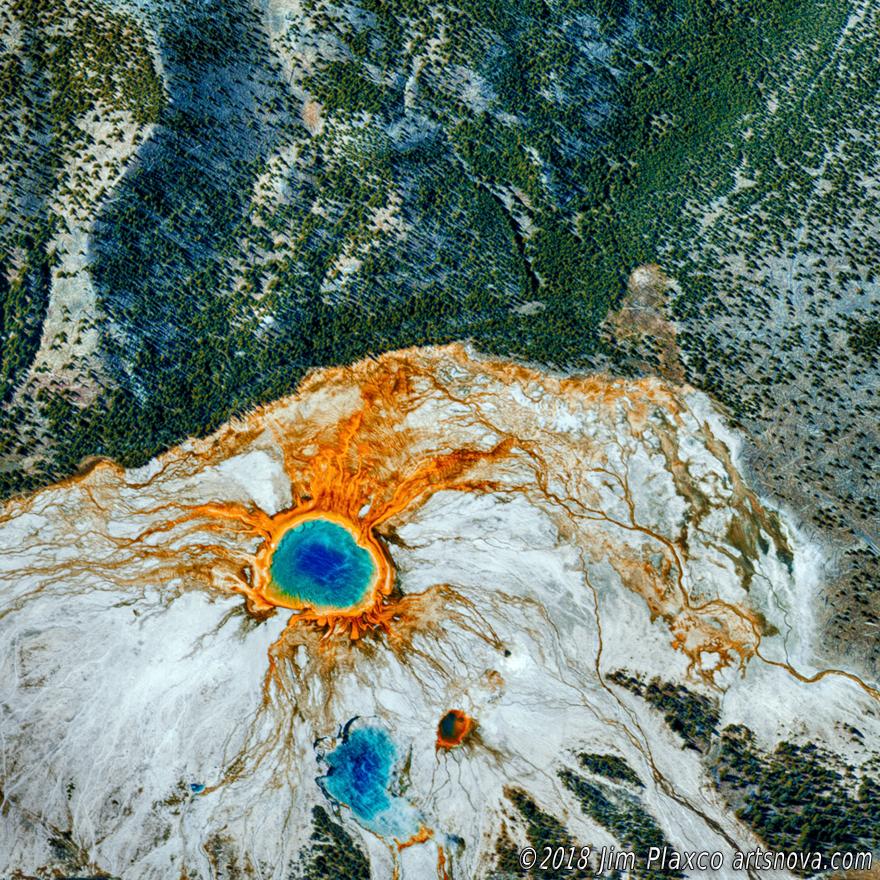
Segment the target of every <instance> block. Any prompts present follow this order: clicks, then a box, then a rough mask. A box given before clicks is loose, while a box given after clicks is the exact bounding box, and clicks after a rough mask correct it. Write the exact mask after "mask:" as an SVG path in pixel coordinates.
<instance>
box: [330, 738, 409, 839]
mask: <svg viewBox="0 0 880 880" xmlns="http://www.w3.org/2000/svg"><path fill="white" fill-rule="evenodd" d="M396 754H397V752H396V749H395V748H394V743H393V742H392V741H391V737H389V736H388V734H387V733H385V731H384V730H380V729H379V728H377V727H363V728H361V729H360V730H355V731H354V732H353V733H351V734H349V735H348V737H347V738H346V739H345V741H344V742H343V743H342V744H341V745H340V746H338V747H337V748H336V750H335V751H333V752H331V753H330V754H329V755H328V756H327V764H328V765H329V767H330V773H329V775H327V776H326V777H324V788H325V789H326V791H327V793H328V794H329V795H330V796H331V797H333V798H335V799H336V800H338V801H342V802H343V803H345V804H348V806H349V807H351V810H352V812H353V813H354V814H355V815H356V816H357V817H358V818H359V819H363V820H364V821H370V820H371V819H374V818H375V817H376V815H377V814H378V813H381V812H382V811H383V810H387V809H388V807H389V805H390V803H391V798H390V797H389V795H388V785H389V783H390V782H391V768H392V766H393V765H394V759H395V757H396Z"/></svg>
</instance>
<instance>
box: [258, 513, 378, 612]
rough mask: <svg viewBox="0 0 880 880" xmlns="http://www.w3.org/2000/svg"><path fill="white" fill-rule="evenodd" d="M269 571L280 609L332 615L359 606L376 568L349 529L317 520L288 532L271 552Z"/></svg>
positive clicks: (369, 555)
mask: <svg viewBox="0 0 880 880" xmlns="http://www.w3.org/2000/svg"><path fill="white" fill-rule="evenodd" d="M270 572H271V578H272V589H271V592H270V593H269V594H270V595H271V596H272V598H273V600H274V601H275V602H276V603H277V604H278V605H281V606H285V605H290V606H291V607H302V606H304V605H308V606H311V607H314V608H322V609H325V610H327V611H328V612H333V611H347V610H349V609H351V608H355V607H358V606H360V605H361V604H362V603H363V602H364V600H365V598H367V597H368V596H369V594H370V591H371V589H372V587H373V585H374V583H375V581H376V578H377V576H378V567H377V565H376V563H375V561H374V559H373V556H372V555H371V553H370V551H369V550H368V549H367V548H365V547H361V546H360V545H359V544H358V543H357V541H356V539H355V537H354V536H353V535H352V533H351V531H350V530H349V529H347V528H345V526H342V525H340V524H338V523H336V522H332V521H330V520H328V519H322V518H320V517H315V518H313V519H309V520H307V521H306V522H303V523H301V524H300V525H297V526H294V527H292V528H290V529H289V530H288V531H287V532H285V533H284V535H283V536H282V538H281V540H280V541H279V543H278V546H277V548H276V549H275V551H274V553H273V554H272V564H271V567H270Z"/></svg>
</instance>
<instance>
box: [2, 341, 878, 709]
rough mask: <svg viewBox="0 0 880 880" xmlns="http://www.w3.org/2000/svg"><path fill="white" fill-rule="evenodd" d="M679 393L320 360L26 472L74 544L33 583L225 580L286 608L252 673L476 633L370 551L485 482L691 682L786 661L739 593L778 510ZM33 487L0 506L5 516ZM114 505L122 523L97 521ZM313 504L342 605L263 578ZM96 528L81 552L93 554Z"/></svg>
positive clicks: (459, 352)
mask: <svg viewBox="0 0 880 880" xmlns="http://www.w3.org/2000/svg"><path fill="white" fill-rule="evenodd" d="M690 394H691V392H690V391H689V390H688V389H681V388H676V387H674V386H671V385H669V384H667V383H665V382H663V381H662V380H660V379H656V378H642V379H638V380H631V381H629V380H623V379H612V378H608V377H605V376H597V375H593V376H584V377H566V378H560V377H554V376H551V375H547V374H542V373H540V372H537V371H534V370H530V369H529V368H527V367H524V366H521V365H515V364H511V363H507V362H502V361H493V360H488V359H486V360H484V359H477V358H474V357H473V356H472V355H471V354H470V353H469V352H468V351H467V350H466V349H465V348H464V347H462V346H458V345H453V346H447V347H445V348H430V349H409V350H406V351H400V352H393V353H390V354H386V355H383V356H381V357H379V358H375V359H368V360H365V361H362V362H360V363H358V364H355V365H353V366H350V367H344V368H338V369H327V370H319V371H316V372H314V373H312V374H310V375H309V376H308V377H307V378H306V379H305V380H304V382H303V383H302V386H301V388H300V391H299V392H298V394H297V395H296V396H294V397H292V398H289V399H287V400H281V401H278V402H277V403H275V404H273V405H271V406H267V407H265V408H263V409H261V410H258V411H257V412H255V413H253V414H252V415H251V416H249V417H248V418H247V419H246V420H243V421H239V422H233V423H230V424H229V425H227V426H226V427H225V428H223V429H221V430H220V431H219V432H218V433H217V434H215V435H213V436H212V437H210V438H206V439H204V440H194V441H189V442H188V443H187V445H186V446H185V447H181V448H180V449H177V450H171V451H170V452H168V453H166V454H165V455H164V456H162V458H161V459H159V460H158V461H156V462H154V463H153V464H152V465H151V466H150V467H149V468H146V469H145V470H144V471H143V472H142V474H146V476H143V475H142V474H138V475H132V474H130V473H127V472H125V471H123V470H122V469H121V468H119V467H117V466H115V465H112V464H108V463H106V462H96V463H92V464H91V465H90V467H89V469H88V470H87V471H86V472H85V473H83V474H81V475H80V476H78V477H75V478H72V479H71V480H69V481H66V483H64V484H61V485H59V486H56V487H52V488H51V489H47V490H45V494H46V495H47V496H51V495H53V493H54V495H55V496H58V499H59V500H61V499H62V498H63V500H64V503H63V504H59V509H60V510H61V511H62V512H61V514H60V515H61V516H62V517H64V518H65V520H67V519H69V524H70V530H69V531H70V533H71V534H78V535H82V541H83V544H82V551H83V552H82V553H80V554H78V555H77V556H76V559H75V560H74V561H73V562H71V561H64V562H63V563H59V564H57V565H56V564H55V563H54V561H53V560H52V558H51V554H49V555H47V556H46V557H45V559H44V560H40V561H39V562H38V563H37V565H38V566H39V574H40V577H41V578H42V580H41V581H40V582H39V583H37V584H35V586H34V587H33V590H32V595H37V594H38V593H39V592H40V591H41V590H44V589H45V588H46V585H47V584H49V583H52V582H54V581H57V582H62V583H63V582H65V581H66V580H68V579H69V576H70V575H71V573H73V574H77V573H80V572H81V571H82V572H85V571H95V572H99V573H102V574H103V575H105V576H106V577H107V578H108V579H109V580H112V581H114V582H115V583H117V584H119V585H122V586H124V587H126V588H131V589H133V590H137V589H143V585H144V583H145V582H146V581H147V579H149V581H150V582H157V581H158V582H161V583H163V584H169V585H172V586H169V587H168V593H169V595H170V594H171V593H172V592H174V591H175V590H176V591H183V590H190V589H202V590H207V591H209V592H212V593H214V594H216V595H222V596H228V595H230V593H232V594H237V595H241V596H242V597H244V600H245V605H246V608H247V610H248V611H249V613H250V614H251V615H253V616H254V617H256V618H264V617H267V616H268V615H270V614H272V613H274V612H275V610H276V609H279V608H281V609H288V610H289V611H291V612H292V616H291V619H290V625H289V626H288V627H287V629H286V630H285V633H284V635H283V636H282V637H281V638H280V639H279V642H278V644H277V645H276V646H273V651H270V667H271V669H270V672H272V671H274V669H275V657H276V654H277V656H278V657H279V658H280V657H281V656H283V649H284V650H287V651H290V650H294V649H295V648H298V647H299V646H312V645H314V646H316V647H317V648H318V649H321V646H323V649H325V650H326V652H327V653H328V654H331V653H332V654H333V660H334V662H335V663H340V662H343V661H342V659H341V658H342V655H343V654H344V653H345V652H343V651H336V650H335V648H334V650H333V651H331V650H330V648H331V646H337V647H339V646H341V645H347V644H348V643H349V641H350V639H354V640H361V639H362V637H363V636H364V635H365V634H369V633H373V632H376V633H383V632H384V633H386V634H387V635H388V639H387V645H388V647H389V648H390V649H391V650H392V651H401V652H402V651H404V650H406V651H407V652H410V653H414V652H415V650H416V649H415V647H414V640H413V635H414V633H415V632H416V631H420V632H422V633H424V632H426V631H427V630H428V629H430V628H432V627H435V626H436V625H437V624H438V621H440V620H443V621H449V620H450V618H451V617H452V616H453V615H458V618H460V621H458V619H457V622H460V625H462V626H468V627H470V626H473V627H474V630H473V631H474V632H477V631H478V634H479V636H480V637H482V638H488V639H493V638H495V637H494V635H493V634H492V632H491V629H490V628H488V627H487V626H485V625H484V624H485V621H481V620H479V615H478V613H477V611H476V610H475V609H474V608H472V607H471V606H470V605H468V604H467V603H466V602H465V600H464V598H463V597H462V596H461V595H459V594H458V593H457V592H456V590H455V588H454V586H453V585H440V584H437V585H434V586H433V587H429V588H428V589H427V590H424V591H423V592H422V593H420V594H415V595H409V596H406V595H402V592H401V590H400V589H399V585H397V583H396V573H395V567H394V564H393V561H392V558H391V555H390V553H389V549H388V547H389V546H393V544H394V542H395V541H398V540H400V539H399V536H398V534H397V530H398V528H399V527H400V526H401V525H403V524H405V523H406V522H407V521H409V520H411V519H412V518H413V516H414V514H415V512H416V511H417V510H418V508H419V507H420V506H421V505H422V504H424V503H425V502H426V501H427V500H428V498H429V497H430V496H432V495H433V494H435V493H438V492H441V491H444V490H445V491H449V490H452V491H459V492H470V493H496V494H497V495H499V496H500V499H501V500H502V501H503V502H509V501H511V500H516V501H521V500H523V501H525V502H526V504H528V505H529V506H531V507H532V508H533V509H535V510H539V511H540V512H541V513H542V515H545V516H546V517H547V518H549V519H550V520H551V521H552V523H553V524H554V526H555V528H556V529H557V531H558V534H559V537H560V540H561V541H564V542H566V543H567V544H569V545H573V546H576V547H577V548H578V550H579V551H580V556H581V559H582V560H583V566H584V571H585V574H586V572H587V571H588V570H589V569H590V568H591V567H592V566H594V565H595V566H597V570H598V568H604V570H606V571H608V570H613V572H614V573H615V575H616V577H615V578H614V579H613V580H614V582H616V584H617V585H619V586H622V587H623V588H624V589H627V590H630V591H632V592H633V593H635V594H638V595H639V596H640V597H641V598H642V599H643V601H644V602H645V603H646V605H647V607H648V609H649V611H650V614H651V617H652V618H653V619H657V620H660V621H662V622H663V623H664V625H665V626H666V627H667V629H668V632H669V635H670V640H671V644H672V645H673V647H674V648H675V649H676V650H678V651H681V652H682V653H684V654H685V655H686V656H687V657H688V659H689V661H690V667H691V670H692V671H693V672H694V673H695V674H697V675H700V676H701V677H702V678H703V679H704V680H706V682H707V683H709V684H711V683H713V681H714V678H715V676H716V674H717V673H718V672H719V671H721V670H723V669H724V668H725V667H730V666H734V665H738V666H739V667H740V668H742V667H744V666H745V665H746V664H747V663H748V662H749V661H751V660H753V659H758V660H764V661H765V662H768V663H772V664H773V665H783V664H781V663H779V662H778V661H770V660H765V656H766V655H765V654H762V653H761V652H760V650H759V649H760V647H761V642H762V639H763V638H765V637H766V636H768V634H771V633H772V626H771V622H769V621H766V620H765V619H764V618H763V617H762V616H761V615H759V614H758V613H756V612H755V611H754V610H753V608H752V606H753V604H754V603H753V602H751V600H750V598H749V590H750V588H751V587H750V582H749V581H748V580H747V577H746V576H748V578H750V579H754V578H755V577H758V576H759V575H760V567H761V565H762V559H763V556H762V554H765V555H766V552H767V551H766V550H763V551H762V550H761V549H760V548H761V547H762V546H766V547H772V548H774V550H775V554H776V557H777V559H778V560H785V559H791V558H792V555H793V548H792V547H790V546H788V540H789V539H788V537H787V531H786V529H785V528H784V524H783V523H782V522H781V520H780V518H779V516H778V515H777V514H776V513H775V512H774V511H773V510H772V509H771V508H769V507H766V506H764V505H763V504H762V502H761V501H760V499H758V498H757V496H756V495H755V494H754V493H753V492H752V491H751V490H750V489H749V488H748V487H747V486H746V484H745V482H744V481H743V479H742V477H741V475H740V474H739V473H738V472H737V470H736V467H735V464H734V462H733V460H732V456H731V453H730V451H729V450H728V448H727V446H726V445H725V442H724V441H723V440H722V439H721V434H722V433H723V432H719V429H718V426H717V425H716V427H714V428H713V426H712V424H710V423H709V422H707V420H706V418H707V417H706V416H705V415H704V414H701V413H699V412H697V413H695V412H693V411H691V409H690V407H691V405H692V404H691V403H690V402H689V395H690ZM713 432H718V435H716V433H713ZM695 448H697V449H698V452H697V453H695V452H694V449H695ZM249 456H250V457H254V456H257V457H262V459H263V460H265V461H266V462H269V463H270V464H271V468H269V470H270V471H271V473H270V475H269V476H268V477H265V479H266V480H268V481H270V482H271V488H272V491H271V492H269V493H268V494H269V495H270V496H271V497H272V498H273V500H272V501H271V502H263V503H264V504H265V505H266V507H267V508H269V507H270V505H271V509H270V510H267V509H261V508H260V507H259V506H258V505H257V504H256V502H254V501H251V500H248V499H250V498H252V497H261V498H262V497H264V496H262V495H260V494H259V493H256V495H254V494H252V493H251V489H250V488H247V487H245V485H244V482H237V483H236V479H237V477H238V475H239V468H240V469H241V472H243V473H245V475H246V472H247V470H248V467H249V465H246V464H244V463H239V460H242V461H243V460H244V459H247V458H248V457H249ZM279 465H281V466H283V470H282V468H281V467H279ZM221 469H222V476H220V475H219V472H220V471H221ZM230 475H231V476H230ZM224 481H225V482H224ZM227 485H228V486H229V487H230V489H229V492H228V498H227V499H226V500H224V493H226V491H227V489H226V487H227ZM233 490H234V491H233ZM65 493H68V494H65ZM40 497H42V496H41V493H38V494H37V495H36V496H33V498H31V499H21V500H17V501H15V502H11V503H10V505H9V506H8V507H7V509H6V511H4V513H3V515H2V518H3V519H9V518H10V517H15V516H17V515H18V514H20V513H21V512H24V511H26V510H27V508H28V506H29V505H30V504H33V503H35V499H38V498H40ZM206 499H209V500H207V501H206ZM242 499H245V500H242ZM40 503H42V502H40ZM278 507H281V508H282V509H280V510H278V509H277V508H278ZM520 509H521V508H520ZM675 511H678V512H677V513H676V512H675ZM497 512H498V514H499V516H498V517H496V520H494V521H495V522H501V519H500V513H501V507H500V506H499V507H498V510H497ZM120 517H121V518H122V520H123V521H124V522H125V523H126V524H127V529H128V530H127V531H126V530H122V531H120V530H117V529H115V528H114V527H111V519H119V518H120ZM315 518H321V519H325V520H329V521H331V522H333V523H335V524H336V525H339V526H342V527H343V528H345V529H347V530H348V532H349V533H350V535H351V536H352V538H353V539H354V541H355V542H356V544H357V545H359V546H360V547H361V548H363V549H364V550H366V551H367V552H368V553H369V555H370V558H371V560H372V562H373V566H374V569H375V575H374V578H373V580H372V582H371V584H370V585H369V588H368V589H367V590H366V592H365V594H364V596H363V599H361V600H359V601H358V602H357V604H356V605H355V606H352V607H346V608H336V607H333V608H329V607H314V606H310V605H308V604H306V603H305V602H302V601H298V600H293V599H291V598H290V596H289V594H282V593H281V592H280V591H279V590H278V589H277V588H276V586H275V585H273V583H272V576H271V564H272V558H273V554H274V553H275V551H276V550H277V548H278V546H279V543H280V541H281V540H282V538H283V537H284V535H285V534H286V533H287V532H288V531H289V530H290V529H293V528H296V527H297V526H298V525H301V524H302V523H305V522H308V521H309V520H310V519H315ZM718 522H720V523H724V525H723V526H721V527H719V526H718V525H717V523H718ZM82 524H86V525H87V526H88V528H87V529H86V528H85V526H83V525H82ZM128 526H131V527H130V528H128ZM502 529H503V527H502ZM493 537H494V538H497V540H498V541H500V542H502V543H503V541H504V535H503V534H498V535H497V536H493ZM64 540H65V541H67V540H68V536H67V535H65V538H64ZM96 542H101V549H100V558H98V557H97V556H94V555H90V554H91V553H94V552H95V551H93V547H95V546H96ZM50 549H51V548H50ZM701 565H702V573H701V569H700V566H701ZM710 565H711V566H713V568H710V567H709V566H710ZM716 571H717V572H718V573H719V576H724V577H726V578H727V581H726V582H725V583H726V587H725V589H724V590H721V589H720V587H719V588H716V587H715V585H714V581H715V572H716ZM709 572H711V576H709V574H708V573H709ZM756 572H757V574H756ZM761 576H763V575H761ZM606 580H607V579H606ZM488 587H489V589H492V587H493V585H488ZM609 588H610V589H613V588H614V584H613V583H612V581H608V582H607V583H606V584H605V586H604V587H603V589H609ZM26 598H27V597H24V598H23V599H22V600H20V601H26ZM467 601H468V602H470V600H467ZM313 636H316V638H314V639H313ZM365 647H366V646H365ZM428 659H431V660H433V658H428ZM428 659H426V662H428ZM786 668H788V669H789V671H790V672H791V674H792V675H794V676H795V677H798V678H800V679H801V680H802V681H810V682H812V681H818V680H819V679H820V678H822V677H824V676H826V675H845V676H846V677H847V678H849V679H850V680H852V681H853V682H854V683H856V684H859V685H860V686H861V687H863V688H864V689H865V690H866V692H868V693H869V694H870V695H871V696H873V697H875V698H876V697H877V692H876V691H875V690H873V689H871V688H869V687H868V686H866V685H865V684H864V683H863V682H862V681H861V680H860V679H858V678H857V677H856V676H854V675H852V674H850V673H845V672H843V671H837V670H827V671H823V672H821V673H818V674H817V675H814V676H811V677H806V676H801V675H800V674H799V673H797V672H796V671H794V670H792V669H790V668H789V667H786Z"/></svg>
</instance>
